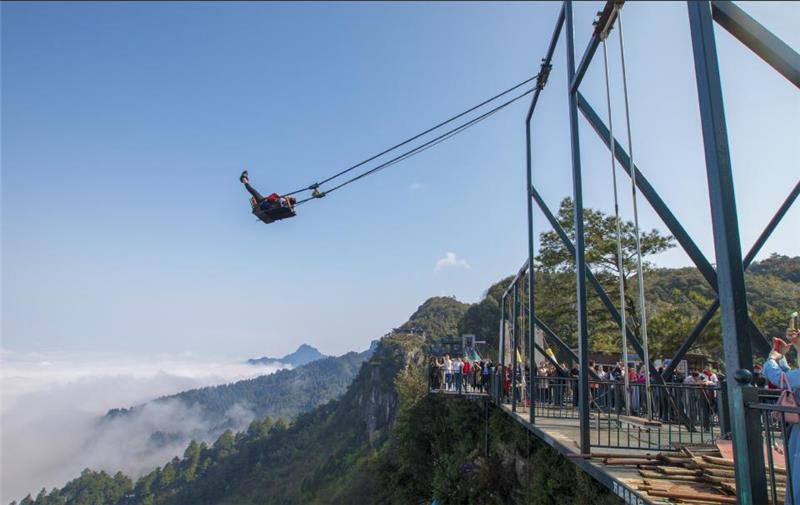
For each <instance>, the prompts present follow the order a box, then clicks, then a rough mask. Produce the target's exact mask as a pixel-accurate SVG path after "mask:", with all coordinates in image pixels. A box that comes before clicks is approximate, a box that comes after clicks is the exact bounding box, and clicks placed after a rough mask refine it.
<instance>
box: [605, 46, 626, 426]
mask: <svg viewBox="0 0 800 505" xmlns="http://www.w3.org/2000/svg"><path fill="white" fill-rule="evenodd" d="M603 68H604V70H605V77H606V103H607V104H608V131H609V135H610V136H611V138H612V139H613V138H614V122H613V119H612V107H611V85H610V83H609V77H608V48H607V47H606V39H605V38H603ZM611 181H612V183H613V185H614V219H615V221H616V225H617V269H618V270H619V306H620V325H619V327H620V331H621V332H622V375H623V378H624V381H625V390H624V391H625V393H624V395H623V396H624V397H625V412H626V414H627V415H631V403H630V397H629V392H630V379H629V377H628V329H627V316H626V310H625V270H624V268H625V265H624V262H623V259H622V225H621V224H620V218H619V196H618V193H617V160H616V156H614V146H613V145H612V146H611Z"/></svg>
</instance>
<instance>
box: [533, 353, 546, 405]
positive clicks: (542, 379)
mask: <svg viewBox="0 0 800 505" xmlns="http://www.w3.org/2000/svg"><path fill="white" fill-rule="evenodd" d="M546 377H547V363H545V362H544V361H542V362H541V363H539V368H537V369H536V382H535V384H536V393H537V395H538V396H539V397H538V398H537V401H538V402H542V403H547V402H548V401H549V398H548V392H549V391H548V389H547V379H546Z"/></svg>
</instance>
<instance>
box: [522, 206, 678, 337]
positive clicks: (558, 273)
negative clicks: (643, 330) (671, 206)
mask: <svg viewBox="0 0 800 505" xmlns="http://www.w3.org/2000/svg"><path fill="white" fill-rule="evenodd" d="M574 217H575V211H574V206H573V202H572V199H571V198H564V199H563V200H562V201H561V204H560V205H559V209H558V214H557V215H556V219H557V221H558V223H559V224H560V225H561V227H562V228H563V229H564V231H565V232H566V234H567V236H568V237H569V239H570V240H571V241H572V242H573V243H574V241H575V228H574ZM583 222H584V230H585V231H584V238H585V255H586V263H587V265H588V267H589V268H590V269H591V271H592V273H594V275H595V276H596V277H597V279H598V281H599V282H600V283H601V284H602V285H603V287H604V288H605V290H606V292H607V293H608V294H609V296H611V297H612V301H614V302H616V301H617V300H618V299H619V278H620V276H621V277H622V280H623V290H624V293H625V309H626V312H627V316H628V318H627V323H628V326H629V327H630V328H631V330H632V331H633V332H634V334H636V335H637V336H638V335H639V334H640V318H639V315H638V314H639V307H638V297H637V296H636V294H635V293H636V289H638V288H636V284H635V282H634V281H635V276H636V271H637V254H636V236H635V227H634V224H633V222H632V221H622V222H621V223H620V231H621V234H620V235H621V239H620V241H619V242H620V244H621V250H622V258H621V265H622V269H621V270H620V255H619V248H618V244H617V222H616V218H615V216H612V215H607V214H605V213H603V212H602V211H599V210H595V209H589V208H584V209H583ZM539 241H540V246H539V254H538V256H537V257H536V265H537V267H538V268H539V269H540V270H541V271H542V273H543V274H544V278H543V281H545V284H547V281H551V284H550V286H553V289H556V290H558V291H562V292H565V293H568V294H571V293H574V292H575V276H574V272H575V260H574V258H573V257H572V255H571V254H570V253H569V250H568V249H567V248H566V246H565V245H564V243H563V241H562V240H561V238H560V236H559V235H558V233H556V232H555V231H553V230H550V231H545V232H543V233H541V234H540V235H539ZM640 244H641V253H642V258H646V257H649V256H652V255H654V254H658V253H661V252H664V251H666V250H668V249H670V248H671V247H674V239H673V238H672V237H671V236H669V235H663V234H662V233H661V232H659V231H658V230H656V229H653V230H650V231H647V230H640ZM643 263H644V264H643V267H644V268H651V267H652V265H650V264H649V263H647V262H644V261H643ZM565 274H566V275H565ZM552 281H555V282H552ZM536 288H537V294H539V289H541V286H540V285H537V287H536ZM547 289H548V288H547V287H545V290H547ZM631 290H633V291H631ZM632 293H633V294H632ZM551 294H553V295H555V293H544V296H541V297H537V300H536V304H537V307H538V306H539V304H540V303H541V306H542V309H543V311H544V313H546V314H547V313H548V312H549V314H548V315H550V316H551V317H552V318H553V319H555V320H557V321H563V320H564V318H565V317H568V315H570V314H571V315H572V317H573V318H574V310H570V309H574V303H575V302H574V300H569V297H567V298H566V299H565V297H564V296H550V295H551ZM587 296H588V298H589V300H587V303H588V308H589V312H590V315H593V316H595V317H593V318H592V321H590V324H592V323H593V324H594V326H595V328H592V329H593V330H594V331H593V332H592V333H591V334H593V335H594V336H595V337H599V339H600V340H605V341H607V342H597V344H599V347H605V346H606V345H608V344H609V343H611V342H614V341H615V338H614V337H612V336H611V335H610V334H609V332H611V331H612V329H613V327H614V326H615V325H614V324H613V322H611V321H610V318H609V317H608V316H607V315H605V314H604V312H605V308H604V307H603V306H602V305H601V303H600V301H599V299H597V297H596V296H595V295H594V293H589V294H588V295H587ZM540 298H541V299H540ZM617 303H618V302H617ZM537 314H538V310H537ZM558 326H561V325H558ZM571 333H574V332H571ZM603 337H605V338H603Z"/></svg>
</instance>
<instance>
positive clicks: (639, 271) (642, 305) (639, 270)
mask: <svg viewBox="0 0 800 505" xmlns="http://www.w3.org/2000/svg"><path fill="white" fill-rule="evenodd" d="M617 15H618V18H617V22H618V24H619V52H620V59H621V63H622V89H623V94H624V97H625V123H626V127H627V130H628V157H629V163H630V169H631V196H632V198H633V226H634V234H635V236H636V275H637V281H638V282H637V284H639V313H640V316H641V329H642V348H643V350H644V367H645V389H646V391H647V417H648V418H652V417H653V413H652V406H651V390H650V352H649V348H648V344H647V308H646V302H645V298H644V268H643V266H642V243H641V238H640V236H639V209H638V205H637V199H638V198H637V193H636V165H634V163H633V137H632V135H631V114H630V105H629V103H628V77H627V74H626V72H625V43H624V41H623V36H622V13H621V12H619V13H618V14H617Z"/></svg>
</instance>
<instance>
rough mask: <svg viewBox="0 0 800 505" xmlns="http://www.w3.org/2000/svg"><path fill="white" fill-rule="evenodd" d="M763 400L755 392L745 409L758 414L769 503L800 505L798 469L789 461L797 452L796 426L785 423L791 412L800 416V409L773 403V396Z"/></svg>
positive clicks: (799, 443) (798, 428)
mask: <svg viewBox="0 0 800 505" xmlns="http://www.w3.org/2000/svg"><path fill="white" fill-rule="evenodd" d="M764 400H765V398H764V397H763V396H762V395H759V401H758V402H751V403H748V404H747V409H748V411H750V412H754V413H756V414H757V415H758V418H759V420H760V424H761V430H762V434H763V440H764V460H765V463H766V476H767V491H768V493H769V498H770V502H771V503H777V504H784V503H785V504H787V505H800V468H795V466H797V465H795V464H793V463H796V462H795V461H792V456H793V455H794V456H795V457H796V455H797V453H798V452H800V425H799V424H795V423H791V422H788V421H789V420H790V418H791V416H792V415H800V408H798V407H785V406H782V405H777V404H776V403H774V396H773V397H772V398H771V399H770V398H767V401H764ZM770 400H772V401H771V402H770Z"/></svg>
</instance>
